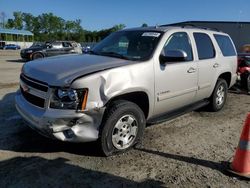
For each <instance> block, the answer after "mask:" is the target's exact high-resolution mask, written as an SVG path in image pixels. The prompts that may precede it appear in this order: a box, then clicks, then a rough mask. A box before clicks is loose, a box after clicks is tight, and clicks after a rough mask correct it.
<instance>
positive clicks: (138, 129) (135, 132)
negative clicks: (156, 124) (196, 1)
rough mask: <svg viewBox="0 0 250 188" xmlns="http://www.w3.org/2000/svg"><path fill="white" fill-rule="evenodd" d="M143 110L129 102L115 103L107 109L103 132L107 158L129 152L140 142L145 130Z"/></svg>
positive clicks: (102, 137) (102, 144) (103, 145)
mask: <svg viewBox="0 0 250 188" xmlns="http://www.w3.org/2000/svg"><path fill="white" fill-rule="evenodd" d="M145 124H146V121H145V117H144V113H143V112H142V110H141V109H140V108H139V107H138V106H137V105H136V104H135V103H132V102H129V101H124V100H119V101H115V102H114V103H113V104H111V105H110V107H108V108H107V113H106V115H105V117H104V120H103V125H102V130H101V135H100V136H101V138H100V140H101V147H102V151H103V153H104V154H105V155H106V156H110V155H112V154H118V153H122V152H125V151H127V150H128V149H130V148H131V147H133V146H134V145H135V144H137V143H138V142H140V140H141V139H142V136H143V132H144V128H145Z"/></svg>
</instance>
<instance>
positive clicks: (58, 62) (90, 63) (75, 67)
mask: <svg viewBox="0 0 250 188" xmlns="http://www.w3.org/2000/svg"><path fill="white" fill-rule="evenodd" d="M134 63H136V62H134V61H128V60H124V59H118V58H113V57H106V56H97V55H89V54H87V55H64V56H57V57H52V58H45V59H38V60H34V61H30V62H27V63H26V64H25V65H24V66H23V69H22V73H23V74H25V75H26V76H28V77H30V78H33V79H36V80H39V81H43V82H46V83H48V84H49V85H50V86H60V87H63V86H69V85H70V84H71V82H72V81H73V80H75V79H76V78H78V77H82V76H84V75H86V74H90V73H93V72H97V71H102V70H105V69H110V68H114V67H120V66H125V65H130V64H134Z"/></svg>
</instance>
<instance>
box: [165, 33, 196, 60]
mask: <svg viewBox="0 0 250 188" xmlns="http://www.w3.org/2000/svg"><path fill="white" fill-rule="evenodd" d="M169 50H183V51H185V52H186V53H187V61H192V60H193V53H192V47H191V44H190V42H189V38H188V35H187V33H184V32H180V33H174V34H173V35H171V36H170V37H169V38H168V40H167V42H166V44H165V46H164V51H169Z"/></svg>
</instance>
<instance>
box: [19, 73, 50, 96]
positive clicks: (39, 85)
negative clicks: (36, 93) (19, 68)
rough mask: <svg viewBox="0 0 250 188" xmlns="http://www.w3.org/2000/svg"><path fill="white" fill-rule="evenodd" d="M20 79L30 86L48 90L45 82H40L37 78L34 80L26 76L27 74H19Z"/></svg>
mask: <svg viewBox="0 0 250 188" xmlns="http://www.w3.org/2000/svg"><path fill="white" fill-rule="evenodd" d="M20 79H21V80H22V81H23V82H24V83H26V84H27V85H28V86H31V87H33V88H35V89H38V90H41V91H44V92H47V91H48V86H47V84H46V83H44V82H40V81H37V80H34V79H32V78H28V77H27V76H24V75H23V74H21V76H20Z"/></svg>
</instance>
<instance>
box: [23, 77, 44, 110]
mask: <svg viewBox="0 0 250 188" xmlns="http://www.w3.org/2000/svg"><path fill="white" fill-rule="evenodd" d="M20 90H21V93H22V95H23V97H24V98H25V99H26V100H27V101H28V102H29V103H31V104H33V105H35V106H38V107H41V108H44V107H45V101H46V96H47V92H48V84H47V83H44V82H41V81H38V80H35V79H32V78H29V77H27V76H25V75H23V74H21V76H20Z"/></svg>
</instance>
